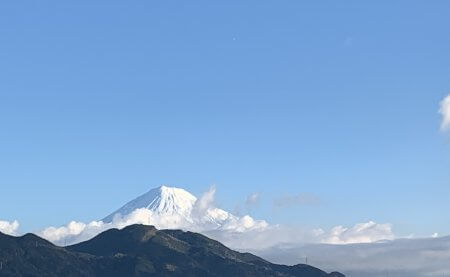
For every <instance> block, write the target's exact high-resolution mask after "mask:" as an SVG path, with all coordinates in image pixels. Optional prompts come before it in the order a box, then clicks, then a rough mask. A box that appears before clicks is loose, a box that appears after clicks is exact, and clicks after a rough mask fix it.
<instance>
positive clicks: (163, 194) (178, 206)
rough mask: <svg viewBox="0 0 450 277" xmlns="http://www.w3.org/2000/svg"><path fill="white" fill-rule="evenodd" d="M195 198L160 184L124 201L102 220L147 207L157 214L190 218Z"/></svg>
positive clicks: (108, 219) (178, 189) (109, 220)
mask: <svg viewBox="0 0 450 277" xmlns="http://www.w3.org/2000/svg"><path fill="white" fill-rule="evenodd" d="M196 201H197V198H196V197H195V196H194V195H192V194H190V193H189V192H187V191H185V190H184V189H181V188H175V187H167V186H164V185H163V186H160V187H157V188H154V189H152V190H150V191H148V192H147V193H145V194H143V195H141V196H139V197H137V198H135V199H133V200H131V201H130V202H128V203H126V204H125V205H124V206H122V207H121V208H120V209H118V210H117V211H115V212H113V213H112V214H110V215H108V216H107V217H105V218H104V219H103V222H111V221H112V220H113V218H114V216H115V215H116V214H120V215H122V216H124V215H128V214H130V213H132V212H133V211H135V210H136V209H142V208H145V209H148V210H150V211H152V212H153V213H154V214H157V215H179V216H182V217H183V218H185V219H187V220H188V221H191V220H190V214H191V212H192V208H193V207H194V204H195V202H196Z"/></svg>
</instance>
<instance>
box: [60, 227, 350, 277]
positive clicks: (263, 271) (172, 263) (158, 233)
mask: <svg viewBox="0 0 450 277" xmlns="http://www.w3.org/2000/svg"><path fill="white" fill-rule="evenodd" d="M69 249H70V250H73V251H77V252H83V253H88V254H91V255H95V256H103V257H115V256H117V255H119V256H122V257H132V258H134V260H136V261H139V262H138V264H136V268H141V269H145V270H143V271H142V272H141V274H149V275H151V274H162V275H158V276H280V277H282V276H285V277H294V276H302V277H322V276H336V277H337V276H343V275H340V274H339V273H332V274H327V273H325V272H323V271H321V270H319V269H316V268H313V267H311V266H307V265H297V266H293V267H290V266H283V265H274V264H272V263H269V262H267V261H265V260H263V259H261V258H259V257H257V256H254V255H252V254H249V253H239V252H236V251H233V250H231V249H229V248H227V247H225V246H224V245H223V244H221V243H219V242H217V241H215V240H212V239H209V238H207V237H205V236H203V235H200V234H197V233H192V232H183V231H180V230H157V229H156V228H154V227H153V226H145V225H131V226H128V227H126V228H124V229H122V230H117V229H111V230H109V231H106V232H104V233H102V234H100V235H99V236H97V237H95V238H94V239H92V240H90V241H87V242H83V243H80V244H77V245H73V246H70V247H69Z"/></svg>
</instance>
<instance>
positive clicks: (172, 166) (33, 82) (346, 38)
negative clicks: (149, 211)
mask: <svg viewBox="0 0 450 277" xmlns="http://www.w3.org/2000/svg"><path fill="white" fill-rule="evenodd" d="M300 2H302V3H300ZM449 8H450V3H449V2H448V1H432V2H430V1H374V2H372V3H367V2H365V3H362V2H361V1H345V2H344V1H321V2H320V3H318V1H282V2H280V1H245V2H243V1H226V2H220V3H219V2H212V1H190V2H186V1H160V2H158V3H156V1H133V3H130V2H125V1H95V3H93V2H92V1H63V2H62V1H39V2H36V1H2V2H1V3H0V127H1V128H0V186H1V189H2V193H1V195H2V197H1V201H0V219H5V220H13V219H17V220H19V221H20V223H21V225H22V229H23V230H24V231H27V230H28V231H30V230H35V229H37V228H42V227H45V226H48V225H51V224H53V225H59V224H64V223H66V222H67V221H69V220H72V219H76V220H82V221H87V220H93V219H99V218H103V217H104V216H105V215H107V214H109V213H110V212H111V211H112V210H115V209H116V208H118V207H119V206H120V205H122V204H123V203H124V202H126V201H128V200H130V199H132V198H134V197H135V196H137V195H139V194H141V193H143V192H145V191H147V190H149V189H150V188H152V187H155V186H158V185H159V184H163V183H164V184H170V185H174V186H179V187H184V188H186V189H187V190H189V191H191V192H193V193H196V194H200V193H201V192H202V191H204V190H206V189H207V188H208V187H209V186H210V185H211V184H213V183H214V184H216V185H217V189H218V200H217V201H218V202H219V204H220V205H221V206H222V207H224V208H227V209H229V210H233V209H235V207H236V206H237V205H240V206H241V208H243V207H244V204H243V203H244V201H245V199H246V197H247V196H248V195H249V194H251V193H254V192H259V193H260V194H261V200H260V203H259V205H258V206H257V207H254V208H252V210H251V214H252V215H253V216H254V217H256V218H264V219H267V220H268V221H269V222H273V223H289V224H298V225H305V226H313V227H314V226H320V227H325V228H327V227H330V226H335V225H338V224H343V225H353V224H355V223H357V222H366V221H369V220H374V221H377V222H382V223H384V222H389V223H392V224H393V225H394V230H395V232H396V234H398V235H401V236H402V235H405V236H406V235H408V234H412V233H414V234H416V235H419V236H420V235H423V236H428V235H430V234H432V233H434V232H438V233H440V234H450V220H449V219H450V217H449V215H448V213H446V211H448V210H449V209H450V202H449V201H448V196H449V195H450V171H449V170H448V169H449V166H450V159H449V158H450V151H449V150H450V149H449V143H450V142H449V139H448V135H447V134H446V133H445V132H441V131H440V130H439V126H440V123H441V118H440V115H439V114H438V109H439V102H440V101H441V100H442V99H443V98H444V97H445V96H446V95H447V94H448V93H449V92H450V84H449V76H450V55H449V54H448V53H449V49H450V32H449V30H448V26H450V18H449V17H448V10H449ZM298 194H303V195H308V196H311V197H314V198H315V199H318V200H319V201H316V202H317V203H314V204H313V205H296V206H295V205H294V206H292V207H289V208H276V207H274V205H273V201H274V199H277V198H279V197H283V196H286V195H298Z"/></svg>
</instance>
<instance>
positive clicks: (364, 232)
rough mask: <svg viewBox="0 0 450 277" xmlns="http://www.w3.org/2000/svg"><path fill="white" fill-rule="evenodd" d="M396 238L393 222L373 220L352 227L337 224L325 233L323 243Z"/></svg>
mask: <svg viewBox="0 0 450 277" xmlns="http://www.w3.org/2000/svg"><path fill="white" fill-rule="evenodd" d="M392 239H394V233H393V232H392V225H391V224H377V223H375V222H373V221H369V222H367V223H359V224H356V225H355V226H353V227H352V228H345V227H343V226H336V227H334V228H332V229H331V231H330V232H329V233H328V234H326V235H325V238H324V239H322V242H323V243H328V244H349V243H372V242H377V241H381V240H392Z"/></svg>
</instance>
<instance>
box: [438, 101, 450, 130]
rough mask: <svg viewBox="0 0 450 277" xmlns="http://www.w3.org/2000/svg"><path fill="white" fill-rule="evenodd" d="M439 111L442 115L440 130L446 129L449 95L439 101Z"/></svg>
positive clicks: (449, 122)
mask: <svg viewBox="0 0 450 277" xmlns="http://www.w3.org/2000/svg"><path fill="white" fill-rule="evenodd" d="M439 113H440V114H441V115H442V122H441V130H442V131H445V130H448V128H449V127H450V95H448V96H446V97H445V98H444V99H443V100H442V101H441V103H440V108H439Z"/></svg>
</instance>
